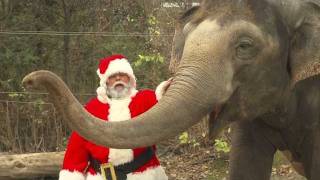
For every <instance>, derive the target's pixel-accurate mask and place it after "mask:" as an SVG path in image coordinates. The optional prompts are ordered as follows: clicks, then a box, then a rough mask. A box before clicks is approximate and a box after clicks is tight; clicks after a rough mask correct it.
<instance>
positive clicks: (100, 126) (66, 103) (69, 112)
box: [23, 68, 212, 148]
mask: <svg viewBox="0 0 320 180" xmlns="http://www.w3.org/2000/svg"><path fill="white" fill-rule="evenodd" d="M191 69H192V68H191ZM188 71H189V72H190V68H188ZM194 73H195V72H192V74H194ZM201 77H202V76H199V77H197V76H194V75H190V74H189V75H188V73H186V74H184V73H183V70H182V71H180V75H179V73H178V75H177V77H175V78H174V81H173V82H172V85H171V86H170V88H169V90H168V91H167V93H166V94H165V95H164V96H163V98H162V99H161V100H160V101H159V102H158V103H157V104H156V105H155V106H154V107H152V108H151V109H150V110H149V111H147V112H146V113H144V114H142V115H140V116H138V117H136V118H133V119H132V120H129V121H121V122H107V123H106V122H105V121H101V120H100V119H98V118H95V117H94V116H92V115H91V114H90V113H88V112H87V111H86V110H85V109H84V108H83V107H82V105H81V104H80V103H79V102H78V100H77V99H76V98H75V97H74V96H73V94H72V93H71V91H70V90H69V89H68V87H67V86H66V85H65V83H64V82H63V81H62V80H61V79H60V78H59V77H58V76H56V75H55V74H54V73H51V72H49V71H43V70H42V71H36V72H33V73H30V74H29V75H27V76H26V77H25V78H24V79H23V85H24V86H25V87H26V88H27V89H38V88H39V87H41V86H44V87H45V88H46V90H47V91H48V92H49V93H50V97H51V100H52V101H53V103H54V105H55V107H56V108H57V110H58V112H59V113H61V114H62V115H63V118H64V119H65V120H66V121H67V122H68V125H69V126H70V127H71V129H73V130H75V131H77V132H78V133H79V134H80V135H81V136H83V137H85V138H86V139H88V140H90V141H92V142H94V143H96V144H99V145H103V146H108V147H113V148H134V147H142V146H148V145H152V144H155V143H157V142H159V141H161V140H163V139H165V138H168V137H170V136H174V135H176V134H177V133H179V132H182V131H184V130H186V129H187V128H188V127H190V126H192V125H193V124H195V123H196V122H198V121H199V120H200V119H201V117H203V116H204V115H206V114H207V113H208V112H209V110H210V107H212V106H211V105H210V104H212V103H209V99H208V98H207V96H206V95H205V93H206V91H205V90H203V89H202V90H201V88H203V85H204V84H201V83H200V84H199V82H197V80H198V79H199V78H201Z"/></svg>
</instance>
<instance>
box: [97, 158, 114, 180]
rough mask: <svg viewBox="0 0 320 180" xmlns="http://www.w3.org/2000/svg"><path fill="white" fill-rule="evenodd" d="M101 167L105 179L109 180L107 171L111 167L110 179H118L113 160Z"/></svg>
mask: <svg viewBox="0 0 320 180" xmlns="http://www.w3.org/2000/svg"><path fill="white" fill-rule="evenodd" d="M100 169H101V174H102V177H103V179H105V180H109V179H107V177H106V172H105V170H106V169H109V171H110V173H111V179H110V180H117V176H116V171H115V170H114V166H113V164H112V163H111V162H109V163H103V164H101V165H100Z"/></svg>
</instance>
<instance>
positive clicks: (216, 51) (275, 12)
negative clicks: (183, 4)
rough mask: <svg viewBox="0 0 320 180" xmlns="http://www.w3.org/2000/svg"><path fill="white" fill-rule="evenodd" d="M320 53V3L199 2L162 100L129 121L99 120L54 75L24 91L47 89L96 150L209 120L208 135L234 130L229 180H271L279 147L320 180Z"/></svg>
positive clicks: (178, 40)
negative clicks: (223, 130)
mask: <svg viewBox="0 0 320 180" xmlns="http://www.w3.org/2000/svg"><path fill="white" fill-rule="evenodd" d="M319 49H320V1H319V0H203V1H202V2H201V3H200V5H199V6H196V7H193V8H191V9H190V10H188V11H187V12H185V13H184V14H183V15H182V16H181V18H179V19H178V21H177V26H176V30H175V35H174V37H173V46H172V54H171V65H170V68H171V70H173V71H174V72H175V73H174V77H173V80H172V83H171V85H170V87H169V88H168V90H167V92H166V94H165V95H164V96H163V97H162V98H161V99H160V100H159V102H158V103H157V104H156V105H155V106H153V107H152V108H151V109H150V110H149V111H147V112H146V113H144V114H141V115H140V116H138V117H136V118H133V119H132V120H131V119H130V120H128V121H121V122H110V123H109V122H108V123H106V122H103V121H100V120H99V119H97V118H95V117H93V116H92V115H90V114H89V113H87V112H86V111H85V110H84V109H83V107H82V106H81V104H80V103H79V102H78V101H77V100H76V98H75V97H74V96H73V94H72V93H71V91H70V90H69V89H68V87H67V86H66V85H65V84H64V82H63V81H62V80H61V79H60V78H59V77H58V76H57V75H55V74H53V73H51V72H49V71H44V70H40V71H36V72H32V73H30V74H29V75H27V76H26V77H25V78H24V79H23V85H24V86H25V87H26V88H28V89H39V88H41V87H45V88H46V89H47V91H48V92H49V93H50V97H51V100H52V101H53V103H54V104H55V106H56V108H57V109H58V111H59V112H60V113H61V114H62V115H63V117H64V119H65V120H66V121H67V122H68V124H69V126H70V127H71V128H72V129H73V130H76V131H77V132H78V133H79V134H80V135H81V136H83V137H85V138H86V139H88V140H90V141H93V142H95V143H97V144H99V145H103V146H108V147H113V148H134V147H141V146H148V145H152V144H155V143H158V142H160V141H161V140H164V139H166V138H169V137H173V136H175V135H177V134H178V133H181V132H182V131H185V130H186V129H187V128H189V127H190V126H192V125H194V124H196V123H197V122H198V121H199V119H201V118H200V117H204V116H206V115H208V114H210V116H211V117H210V132H211V135H212V137H214V136H216V134H217V133H218V132H219V131H220V130H221V129H222V128H223V127H225V126H227V125H229V124H230V125H231V127H232V131H231V132H232V137H231V139H232V142H231V143H232V146H231V153H230V167H229V168H230V170H229V176H230V179H231V180H267V179H270V174H271V169H272V162H273V157H274V154H275V152H276V150H281V151H285V152H286V154H290V157H292V162H293V163H294V164H295V165H296V166H295V167H296V168H297V170H298V171H299V172H300V173H301V174H303V175H304V176H305V177H306V178H307V179H309V180H318V179H320V125H319V120H320V113H319V112H320V111H319V109H320V92H319V89H320V75H319V73H320V50H319ZM168 115H170V116H168ZM101 137H104V138H101Z"/></svg>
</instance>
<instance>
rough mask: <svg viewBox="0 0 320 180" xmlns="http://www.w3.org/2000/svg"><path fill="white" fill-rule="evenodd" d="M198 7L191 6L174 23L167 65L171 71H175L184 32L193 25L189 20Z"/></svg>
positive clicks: (178, 61) (179, 58) (180, 52)
mask: <svg viewBox="0 0 320 180" xmlns="http://www.w3.org/2000/svg"><path fill="white" fill-rule="evenodd" d="M199 8H200V7H199V6H194V7H192V8H191V9H189V10H188V11H187V12H185V13H184V14H183V15H182V16H181V17H180V18H179V19H178V21H177V23H176V28H175V33H174V37H173V42H172V50H171V60H170V65H169V70H170V72H171V73H175V72H176V70H177V67H178V65H179V63H180V60H181V56H182V53H183V48H184V42H185V38H186V33H187V31H190V30H191V29H192V28H193V25H192V23H191V22H190V20H191V17H192V15H193V14H195V13H196V12H197V11H198V10H199Z"/></svg>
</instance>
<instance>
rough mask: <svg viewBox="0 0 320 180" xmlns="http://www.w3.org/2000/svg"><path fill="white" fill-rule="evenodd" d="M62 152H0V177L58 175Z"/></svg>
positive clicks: (18, 177)
mask: <svg viewBox="0 0 320 180" xmlns="http://www.w3.org/2000/svg"><path fill="white" fill-rule="evenodd" d="M63 157H64V152H49V153H33V154H16V155H1V154H0V179H5V180H14V179H31V178H37V177H58V174H59V171H60V168H61V165H62V160H63Z"/></svg>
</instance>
